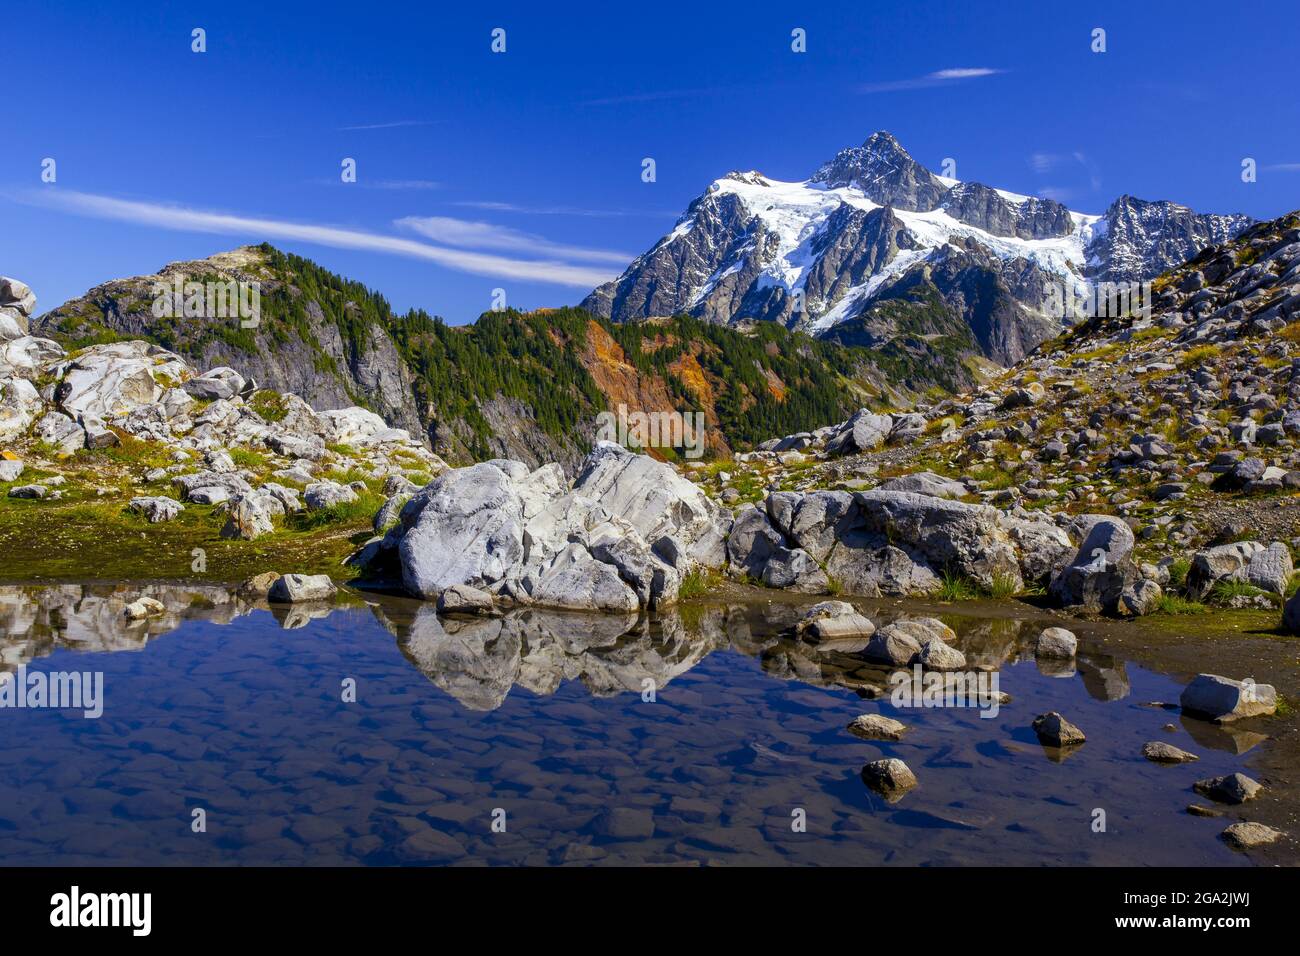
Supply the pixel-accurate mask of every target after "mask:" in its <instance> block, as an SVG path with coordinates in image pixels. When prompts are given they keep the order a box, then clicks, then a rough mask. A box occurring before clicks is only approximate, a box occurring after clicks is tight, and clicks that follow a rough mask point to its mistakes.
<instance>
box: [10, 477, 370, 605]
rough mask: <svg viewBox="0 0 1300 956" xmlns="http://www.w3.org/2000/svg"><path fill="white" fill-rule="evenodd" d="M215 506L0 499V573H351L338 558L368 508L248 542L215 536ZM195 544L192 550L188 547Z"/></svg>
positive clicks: (44, 577)
mask: <svg viewBox="0 0 1300 956" xmlns="http://www.w3.org/2000/svg"><path fill="white" fill-rule="evenodd" d="M224 524H225V514H224V513H223V512H221V511H220V509H219V508H215V507H210V506H205V505H196V504H187V505H186V506H185V510H184V511H182V512H181V513H180V515H179V516H178V517H177V518H176V519H174V520H172V521H167V522H162V523H160V524H150V523H149V522H148V521H146V520H145V519H144V518H142V517H140V516H138V515H134V514H131V513H130V512H128V511H127V510H126V499H123V498H117V499H113V500H109V501H104V500H97V499H92V500H89V501H80V502H78V501H67V500H64V501H18V500H16V499H4V500H0V553H3V554H4V555H5V569H6V571H5V574H4V579H5V580H8V581H23V582H47V581H48V582H54V581H84V580H87V579H92V580H100V581H131V580H137V581H143V580H176V581H195V582H210V583H227V584H233V583H238V582H240V581H243V580H245V579H246V578H248V577H251V576H252V575H254V574H258V573H261V572H263V571H281V572H289V571H295V572H301V573H304V574H328V575H330V576H331V577H333V578H335V579H336V580H347V579H348V578H350V577H351V576H352V574H351V572H350V571H349V569H347V568H345V567H344V566H343V565H342V563H341V562H342V560H343V558H344V557H345V556H346V555H348V554H350V553H351V552H352V551H353V550H355V540H354V539H356V538H358V537H361V536H363V535H368V534H369V525H370V515H369V514H367V515H365V516H364V518H361V517H358V518H357V519H356V520H354V521H351V522H335V523H330V524H325V525H322V526H320V527H314V528H310V529H303V530H301V531H294V530H286V531H278V532H276V533H275V534H272V535H267V536H264V537H262V538H258V539H257V540H255V541H238V540H226V539H223V538H221V537H220V534H219V532H220V530H221V527H222V526H223V525H224ZM196 550H198V551H201V552H202V554H201V560H200V555H198V554H196V553H195V551H196Z"/></svg>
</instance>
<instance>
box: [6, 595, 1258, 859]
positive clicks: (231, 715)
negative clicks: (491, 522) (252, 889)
mask: <svg viewBox="0 0 1300 956" xmlns="http://www.w3.org/2000/svg"><path fill="white" fill-rule="evenodd" d="M141 594H147V595H150V596H153V597H155V598H157V599H159V600H161V601H162V602H163V603H164V604H166V605H167V608H168V610H167V612H166V613H165V614H164V615H162V616H159V617H155V618H152V619H151V620H149V621H148V622H140V623H128V622H126V621H125V620H124V618H123V614H122V608H123V605H124V603H126V602H128V601H131V600H134V599H135V598H136V597H137V596H139V595H141ZM860 607H861V608H862V609H863V610H864V611H865V612H866V613H868V614H869V615H870V616H872V618H873V620H875V621H876V623H877V624H878V625H879V624H881V623H884V622H885V621H887V620H888V619H889V617H890V616H891V614H896V613H898V612H897V610H891V609H889V608H880V607H874V606H873V605H872V604H871V603H870V602H863V603H861V604H860ZM950 612H951V608H944V609H937V610H936V612H935V613H941V614H942V616H943V617H944V619H945V620H946V621H947V622H948V623H949V624H950V625H952V626H953V627H954V628H955V629H956V630H957V631H958V635H959V639H958V641H957V646H958V647H959V648H960V649H962V650H963V651H964V652H965V653H966V655H967V658H968V660H969V661H970V663H971V665H972V666H979V665H983V666H986V667H989V668H997V670H998V676H999V681H1000V689H1001V690H1002V691H1004V692H1006V693H1008V694H1010V695H1011V701H1010V703H1008V704H1006V705H1004V706H1002V707H1001V708H1000V710H999V712H998V714H997V716H996V717H994V718H992V719H986V718H982V717H980V716H979V711H978V710H975V709H954V708H934V709H920V708H907V709H903V708H895V707H893V706H892V705H891V703H890V701H889V698H888V690H887V688H886V694H885V696H884V697H883V698H881V697H875V698H874V699H873V696H872V695H873V693H874V691H873V688H878V687H880V686H882V685H885V684H886V681H887V678H886V674H885V672H884V671H880V670H877V669H874V668H870V667H866V666H864V664H863V663H862V661H861V660H860V659H859V658H857V657H856V656H855V655H853V654H851V653H843V652H837V651H828V650H825V649H822V650H819V649H817V648H815V647H811V646H809V645H808V644H805V643H803V642H800V641H798V640H795V639H793V638H792V637H790V636H789V635H788V630H787V629H788V627H789V625H790V623H791V622H792V621H793V620H795V618H796V617H797V613H798V611H797V608H793V607H788V606H783V605H762V604H758V605H755V604H737V605H707V606H704V607H693V608H688V609H686V610H684V611H683V612H681V613H674V614H671V615H668V616H666V617H663V618H660V619H658V620H654V621H647V620H641V621H638V620H636V619H635V618H631V619H627V620H624V619H622V618H613V617H608V616H605V617H595V618H593V617H586V616H575V615H567V614H559V613H551V612H538V611H523V612H518V613H515V614H512V615H510V616H508V617H507V618H505V619H493V620H465V621H450V620H442V621H440V620H439V619H438V618H437V616H436V615H435V614H434V613H433V611H432V608H430V607H427V606H424V605H420V604H418V603H417V602H411V601H404V600H399V599H388V598H378V597H372V596H368V595H367V596H364V597H363V598H362V599H361V600H360V601H358V602H357V603H356V604H355V606H350V607H343V608H338V607H335V608H314V609H299V608H295V609H293V610H287V609H276V610H274V611H272V610H268V609H267V608H266V606H265V605H264V604H263V605H256V604H248V603H245V602H244V601H242V600H241V599H239V598H238V597H236V596H235V595H233V594H231V593H230V592H228V591H226V590H224V589H218V588H204V587H174V586H161V585H150V586H140V587H135V588H118V589H114V588H112V587H107V586H92V585H65V586H59V587H12V586H10V587H0V670H4V671H8V672H16V671H17V669H18V668H19V667H20V666H21V667H25V669H26V672H27V673H28V674H29V675H30V674H31V673H33V672H43V673H46V674H49V673H52V672H70V671H77V672H92V673H102V675H103V682H104V683H103V687H104V695H103V696H104V700H103V715H102V716H101V717H100V718H99V719H86V718H84V717H83V716H82V713H81V711H79V710H71V709H12V708H10V709H3V710H0V864H3V865H53V864H62V865H87V864H90V865H94V864H140V865H158V864H163V865H165V864H329V865H337V864H371V865H390V864H398V863H401V864H421V863H439V864H446V863H458V864H535V865H541V864H560V863H573V864H610V863H618V864H640V863H659V864H673V863H716V864H730V865H738V864H782V863H792V864H837V865H879V864H905V865H955V864H995V865H996V864H1007V865H1038V864H1102V865H1106V864H1109V865H1175V866H1179V865H1233V864H1249V863H1250V862H1252V861H1251V858H1250V857H1248V856H1246V855H1244V854H1241V853H1237V852H1234V851H1233V850H1231V849H1229V848H1228V847H1227V846H1226V845H1224V844H1223V843H1222V841H1220V840H1219V839H1217V835H1218V833H1219V832H1220V831H1221V830H1222V829H1223V827H1224V826H1226V825H1227V824H1228V823H1230V822H1233V819H1234V814H1233V813H1231V812H1230V813H1229V815H1228V817H1226V818H1223V819H1201V818H1196V817H1192V816H1189V815H1188V814H1187V813H1186V812H1185V808H1186V806H1187V805H1188V804H1189V803H1194V802H1195V803H1204V802H1206V801H1205V800H1204V799H1203V798H1199V797H1197V796H1196V795H1195V794H1194V793H1193V792H1192V790H1191V785H1192V783H1193V782H1195V781H1196V780H1198V779H1201V778H1204V777H1208V776H1213V775H1218V774H1223V773H1230V772H1233V771H1235V770H1242V771H1245V772H1249V769H1250V768H1249V766H1248V761H1249V759H1250V757H1251V754H1252V752H1253V751H1255V749H1256V748H1260V747H1267V746H1269V745H1270V742H1269V740H1268V739H1267V738H1266V737H1264V736H1262V735H1260V734H1257V733H1249V732H1247V731H1241V730H1238V731H1225V730H1221V729H1219V728H1217V727H1215V726H1213V725H1209V724H1206V723H1203V722H1200V721H1196V720H1193V719H1191V718H1182V717H1181V716H1180V715H1179V714H1178V712H1177V710H1176V709H1169V708H1160V707H1157V706H1152V703H1153V702H1159V701H1177V699H1178V695H1179V692H1180V690H1181V688H1182V679H1181V678H1179V679H1175V678H1174V677H1172V676H1166V675H1163V674H1160V673H1156V672H1152V671H1149V670H1145V669H1142V668H1140V667H1137V666H1134V665H1132V664H1126V663H1125V662H1124V661H1123V660H1119V659H1116V658H1114V657H1109V656H1106V655H1105V654H1103V653H1101V652H1100V649H1099V647H1097V646H1093V645H1094V644H1095V643H1096V642H1092V641H1089V640H1088V639H1086V638H1085V639H1083V640H1082V641H1081V647H1080V655H1079V658H1078V660H1077V661H1076V662H1074V663H1072V664H1067V665H1064V666H1057V667H1055V668H1045V669H1040V667H1039V665H1038V664H1036V663H1035V661H1034V660H1033V657H1032V655H1031V654H1028V653H1027V651H1026V648H1027V647H1028V645H1029V642H1030V641H1031V640H1032V638H1033V637H1034V635H1036V634H1037V633H1038V630H1040V629H1041V627H1042V626H1043V622H1042V621H1033V622H1030V621H1017V620H1008V619H1002V618H997V619H993V618H990V619H981V618H978V617H958V616H952V615H951V613H950ZM913 613H915V612H913ZM352 689H354V690H352ZM349 691H352V692H351V693H350V692H349ZM353 697H355V699H354V700H353V699H352V698H353ZM1048 710H1059V711H1061V712H1062V713H1064V714H1065V715H1066V717H1068V718H1069V719H1070V720H1071V721H1072V722H1073V723H1075V724H1077V725H1079V726H1080V727H1081V728H1083V730H1084V731H1085V732H1086V734H1087V736H1088V742H1087V743H1086V744H1085V745H1083V746H1082V747H1081V748H1079V749H1078V750H1076V751H1075V752H1073V753H1071V754H1068V755H1062V754H1060V753H1057V752H1053V751H1049V750H1046V749H1045V748H1044V747H1042V746H1041V745H1040V744H1039V743H1038V741H1037V739H1036V738H1035V736H1034V734H1033V732H1032V730H1031V729H1030V724H1031V722H1032V720H1033V718H1034V716H1035V715H1037V714H1039V713H1042V712H1044V711H1048ZM864 713H881V714H885V715H887V716H891V717H894V718H896V719H898V720H901V721H903V722H904V723H905V724H908V725H909V727H910V729H909V731H908V732H907V733H906V735H905V736H904V738H903V740H902V741H901V742H898V743H887V742H878V741H865V740H860V739H858V738H856V737H854V736H852V735H851V734H849V733H847V732H846V730H845V727H846V725H847V724H848V723H849V721H850V720H852V719H853V718H854V717H855V716H857V715H859V714H864ZM1149 740H1165V741H1168V742H1170V743H1173V744H1175V745H1177V746H1179V747H1182V748H1183V749H1185V750H1190V751H1193V752H1195V753H1197V754H1199V755H1200V757H1201V760H1200V761H1199V762H1198V763H1193V764H1188V765H1183V766H1160V765H1156V764H1152V763H1149V762H1147V761H1146V760H1144V759H1143V758H1142V757H1141V754H1140V751H1141V748H1142V745H1143V743H1145V742H1146V741H1149ZM881 757H899V758H901V759H903V760H905V761H906V762H907V764H908V765H909V766H910V767H911V769H912V770H913V771H914V772H915V774H916V776H917V778H918V780H919V786H917V787H916V789H914V790H912V791H911V792H909V793H908V794H906V795H905V796H904V797H903V798H902V799H901V800H899V801H897V802H895V803H893V804H891V803H888V802H886V801H885V800H883V799H882V798H881V797H880V796H879V795H877V794H876V793H874V792H872V791H871V790H869V789H868V788H867V787H865V786H864V785H863V783H862V780H861V778H860V771H861V769H862V766H863V764H864V763H866V762H868V761H871V760H875V759H879V758H881ZM196 811H197V812H196ZM1098 811H1102V812H1103V813H1104V831H1103V832H1098V831H1097V821H1098V819H1099V817H1098ZM1236 816H1242V815H1241V814H1236ZM801 823H802V825H801ZM200 824H201V825H200ZM196 830H197V831H198V832H196Z"/></svg>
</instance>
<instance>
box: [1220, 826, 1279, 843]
mask: <svg viewBox="0 0 1300 956" xmlns="http://www.w3.org/2000/svg"><path fill="white" fill-rule="evenodd" d="M1285 835H1286V834H1285V833H1284V832H1283V831H1281V830H1275V829H1273V828H1272V827H1270V826H1267V825H1265V824H1263V823H1255V822H1253V821H1250V820H1243V821H1241V822H1240V823H1234V824H1232V826H1230V827H1228V828H1227V829H1226V830H1224V831H1223V833H1222V834H1220V836H1222V837H1223V839H1224V841H1225V842H1226V843H1227V844H1228V845H1229V846H1231V847H1233V848H1234V849H1237V850H1250V849H1254V848H1255V847H1257V846H1265V845H1266V844H1269V843H1273V842H1274V841H1276V840H1277V839H1278V838H1279V837H1282V836H1285Z"/></svg>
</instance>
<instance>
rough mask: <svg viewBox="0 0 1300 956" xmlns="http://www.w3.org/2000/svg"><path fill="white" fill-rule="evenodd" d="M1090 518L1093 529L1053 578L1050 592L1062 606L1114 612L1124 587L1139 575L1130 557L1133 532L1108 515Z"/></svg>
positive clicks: (1095, 611)
mask: <svg viewBox="0 0 1300 956" xmlns="http://www.w3.org/2000/svg"><path fill="white" fill-rule="evenodd" d="M1087 517H1088V518H1089V519H1091V528H1090V529H1089V531H1088V532H1087V535H1086V537H1085V538H1084V540H1083V543H1082V544H1081V545H1080V546H1079V550H1078V551H1077V552H1076V553H1075V556H1074V558H1073V559H1071V561H1070V563H1069V565H1067V566H1066V567H1065V568H1064V569H1062V570H1061V571H1060V572H1059V573H1058V574H1057V575H1056V576H1055V577H1054V578H1053V579H1052V582H1051V584H1050V585H1049V587H1048V593H1049V595H1050V596H1051V597H1052V598H1053V599H1054V600H1055V601H1056V602H1057V603H1058V604H1060V605H1061V606H1062V607H1073V608H1079V609H1081V610H1085V611H1089V612H1092V613H1114V612H1115V610H1116V609H1117V608H1118V606H1119V602H1120V597H1121V595H1122V594H1123V592H1124V589H1125V588H1126V587H1128V586H1129V585H1130V584H1132V583H1133V582H1134V580H1135V579H1136V577H1137V568H1136V567H1135V566H1134V564H1133V561H1132V558H1131V557H1130V555H1131V554H1132V551H1133V545H1134V537H1133V531H1132V530H1131V529H1130V528H1129V526H1128V525H1127V524H1125V523H1124V522H1123V521H1120V520H1119V519H1118V518H1112V517H1110V516H1109V515H1094V516H1087Z"/></svg>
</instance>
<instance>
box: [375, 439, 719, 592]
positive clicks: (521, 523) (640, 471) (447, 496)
mask: <svg viewBox="0 0 1300 956" xmlns="http://www.w3.org/2000/svg"><path fill="white" fill-rule="evenodd" d="M731 526H732V519H731V516H730V514H729V513H728V512H727V511H726V510H725V509H723V508H722V507H720V506H719V505H717V504H715V503H714V502H713V501H711V500H710V499H709V498H708V497H707V496H706V495H705V494H704V493H703V492H701V491H700V489H699V488H698V487H697V486H695V485H693V484H692V483H690V482H689V481H686V480H685V479H683V478H682V477H681V476H679V475H678V474H677V473H676V472H675V471H673V469H672V468H671V467H670V466H668V465H665V464H663V463H662V462H656V461H654V460H653V459H651V458H648V457H646V456H644V455H636V454H634V453H632V452H630V451H628V450H627V449H625V448H623V447H621V446H619V445H614V444H612V443H608V442H602V443H600V444H599V445H597V447H596V448H595V449H594V450H593V451H592V452H591V454H590V455H588V457H587V459H586V461H585V462H584V464H583V467H582V470H581V473H580V474H579V475H578V477H577V479H576V480H575V481H574V482H573V484H572V485H569V483H568V482H566V480H565V478H564V474H563V472H562V471H561V470H560V469H559V467H558V466H555V465H547V466H543V467H542V468H539V469H536V470H535V471H529V470H528V468H527V467H526V466H525V465H523V464H522V463H520V462H515V461H509V460H505V459H497V460H493V461H488V462H482V463H480V464H477V465H472V466H470V467H468V468H459V469H453V470H451V471H448V472H446V473H445V474H443V475H442V476H440V477H439V478H436V479H435V480H434V481H433V482H432V483H430V484H429V485H428V486H427V487H426V488H424V489H423V490H421V491H419V492H418V493H416V494H415V495H414V496H412V497H411V499H410V500H409V501H408V502H407V503H406V504H405V505H404V506H403V507H402V509H401V512H400V517H399V522H398V524H397V525H396V526H394V527H393V528H392V529H391V530H390V531H388V533H387V534H386V535H385V537H384V539H383V542H382V545H381V547H380V548H379V549H378V554H377V555H376V560H382V559H383V557H384V555H386V554H387V555H392V556H395V558H396V561H397V564H398V566H399V568H400V573H401V578H402V583H403V586H404V587H405V589H406V590H407V591H408V592H409V593H411V594H412V595H414V596H416V597H420V598H423V599H425V600H437V599H439V597H440V596H441V595H442V594H443V593H444V592H445V591H447V590H448V589H449V588H453V587H456V588H459V587H470V588H474V589H476V590H478V591H481V592H484V593H487V594H489V595H491V596H492V597H493V599H494V600H496V601H500V602H502V603H514V604H522V605H536V606H539V607H550V608H563V609H571V610H599V611H611V612H628V611H635V610H637V609H638V608H641V607H659V606H665V605H668V604H671V603H672V602H673V601H675V600H676V597H677V589H678V587H679V586H680V583H681V579H682V578H683V577H684V576H685V575H686V574H688V573H690V572H692V571H695V570H697V569H708V568H719V567H721V566H722V565H723V563H724V561H725V542H726V536H727V534H728V532H729V531H730V530H731Z"/></svg>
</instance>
